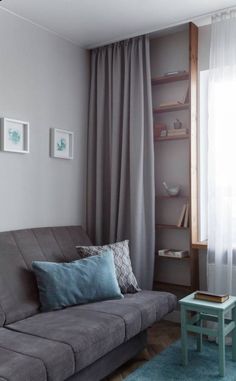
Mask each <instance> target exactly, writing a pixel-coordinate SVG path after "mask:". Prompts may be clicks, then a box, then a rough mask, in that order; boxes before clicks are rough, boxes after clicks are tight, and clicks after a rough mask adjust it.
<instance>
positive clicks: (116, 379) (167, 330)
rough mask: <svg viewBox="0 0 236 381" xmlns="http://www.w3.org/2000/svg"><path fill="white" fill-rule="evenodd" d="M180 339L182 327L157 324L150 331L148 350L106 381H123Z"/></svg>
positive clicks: (165, 323)
mask: <svg viewBox="0 0 236 381" xmlns="http://www.w3.org/2000/svg"><path fill="white" fill-rule="evenodd" d="M179 338H180V325H179V324H176V323H171V322H167V321H162V322H160V323H157V324H155V325H154V326H153V327H152V328H150V329H149V331H148V345H147V348H146V349H145V350H144V351H143V352H142V353H140V355H138V356H137V357H135V358H134V359H133V360H130V361H128V362H127V363H126V364H125V365H123V366H122V367H120V368H119V369H117V371H116V372H114V373H113V374H112V375H111V376H110V377H108V378H106V379H105V380H104V381H122V380H124V379H125V377H127V376H128V374H130V373H132V372H133V371H134V370H135V369H137V368H138V367H140V366H141V365H143V364H144V363H145V362H146V361H148V360H149V359H151V358H152V357H153V356H155V355H156V354H158V353H160V352H161V351H163V350H164V349H165V348H167V347H168V346H169V345H170V344H172V343H173V342H174V341H176V340H178V339H179Z"/></svg>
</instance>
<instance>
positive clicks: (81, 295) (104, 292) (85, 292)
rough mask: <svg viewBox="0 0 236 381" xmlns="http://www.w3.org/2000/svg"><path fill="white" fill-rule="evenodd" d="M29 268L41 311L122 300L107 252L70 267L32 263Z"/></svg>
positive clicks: (71, 263)
mask: <svg viewBox="0 0 236 381" xmlns="http://www.w3.org/2000/svg"><path fill="white" fill-rule="evenodd" d="M32 268H33V271H34V273H35V275H36V279H37V283H38V289H39V296H40V302H41V309H42V311H52V310H57V309H60V308H63V307H67V306H72V305H76V304H86V303H91V302H95V301H99V300H106V299H121V298H122V297H123V296H122V294H121V292H120V288H119V285H118V282H117V278H116V271H115V265H114V258H113V254H112V252H111V251H110V250H107V251H104V252H103V253H102V254H100V255H97V256H94V257H90V258H86V259H80V260H78V261H74V262H70V263H54V262H38V261H34V262H32Z"/></svg>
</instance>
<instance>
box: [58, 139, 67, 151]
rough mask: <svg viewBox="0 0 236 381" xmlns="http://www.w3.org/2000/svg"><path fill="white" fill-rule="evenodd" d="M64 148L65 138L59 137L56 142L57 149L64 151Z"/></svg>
mask: <svg viewBox="0 0 236 381" xmlns="http://www.w3.org/2000/svg"><path fill="white" fill-rule="evenodd" d="M65 149H66V139H64V138H61V139H60V140H59V141H58V142H57V150H58V151H65Z"/></svg>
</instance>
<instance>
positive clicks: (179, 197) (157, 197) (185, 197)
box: [156, 196, 189, 200]
mask: <svg viewBox="0 0 236 381" xmlns="http://www.w3.org/2000/svg"><path fill="white" fill-rule="evenodd" d="M156 199H157V200H176V199H179V200H189V196H156Z"/></svg>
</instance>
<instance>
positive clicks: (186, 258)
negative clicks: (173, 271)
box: [155, 253, 191, 261]
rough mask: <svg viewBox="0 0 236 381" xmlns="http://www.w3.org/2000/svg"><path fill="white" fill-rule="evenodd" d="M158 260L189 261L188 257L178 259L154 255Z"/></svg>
mask: <svg viewBox="0 0 236 381" xmlns="http://www.w3.org/2000/svg"><path fill="white" fill-rule="evenodd" d="M155 255H156V256H157V257H158V258H160V259H171V260H177V261H186V260H189V259H191V257H190V256H188V257H183V258H178V257H165V256H163V255H158V253H156V254H155Z"/></svg>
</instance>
